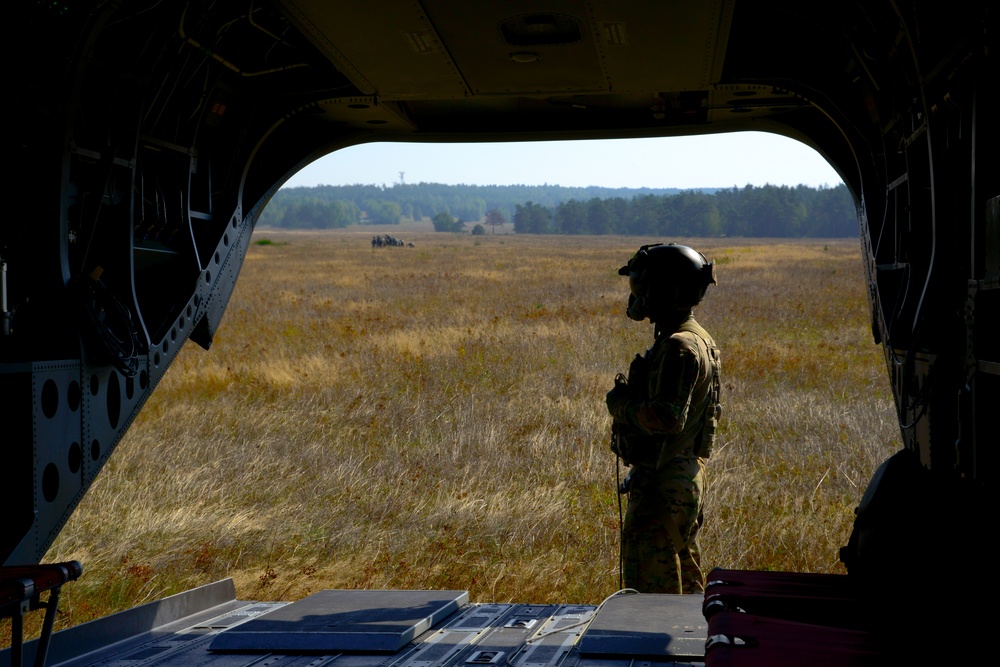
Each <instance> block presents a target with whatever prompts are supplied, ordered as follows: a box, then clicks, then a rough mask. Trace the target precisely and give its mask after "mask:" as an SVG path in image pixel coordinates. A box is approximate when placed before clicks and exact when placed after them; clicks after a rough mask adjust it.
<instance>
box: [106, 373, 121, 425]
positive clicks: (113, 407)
mask: <svg viewBox="0 0 1000 667" xmlns="http://www.w3.org/2000/svg"><path fill="white" fill-rule="evenodd" d="M107 399H108V423H109V424H110V425H111V428H115V429H116V428H118V421H119V420H120V419H121V416H122V386H121V380H119V379H118V373H115V372H114V371H111V375H109V376H108V392H107Z"/></svg>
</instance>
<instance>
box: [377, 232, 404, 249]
mask: <svg viewBox="0 0 1000 667" xmlns="http://www.w3.org/2000/svg"><path fill="white" fill-rule="evenodd" d="M404 245H406V244H405V243H403V240H402V239H397V238H396V237H394V236H390V235H389V234H382V235H377V234H376V235H375V236H373V237H372V248H383V247H393V246H394V247H399V248H402V247H403V246H404ZM410 247H411V248H412V247H413V244H412V243H411V244H410Z"/></svg>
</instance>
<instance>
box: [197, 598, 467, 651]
mask: <svg viewBox="0 0 1000 667" xmlns="http://www.w3.org/2000/svg"><path fill="white" fill-rule="evenodd" d="M468 601H469V593H468V591H368V590H325V591H319V592H318V593H314V594H312V595H310V596H309V597H306V598H303V599H302V600H299V601H298V602H293V603H292V604H289V605H286V606H284V607H281V608H279V609H275V610H273V611H270V612H268V613H266V614H264V615H262V616H259V617H257V618H254V619H252V620H250V621H247V622H245V623H242V624H240V625H238V626H236V627H233V628H229V629H228V630H225V631H224V632H222V633H220V634H219V636H218V637H216V638H215V640H214V641H213V642H212V644H211V646H210V647H209V650H211V651H214V652H223V651H238V652H251V651H252V652H282V653H297V652H302V653H322V652H330V651H364V652H371V653H379V652H384V653H392V652H395V651H398V650H399V649H401V648H402V647H404V646H405V645H406V644H408V643H409V642H411V641H413V640H414V639H415V638H416V637H417V636H418V635H420V634H421V633H423V632H425V631H426V630H429V629H430V628H431V627H433V626H434V625H436V624H438V623H440V622H441V621H442V620H444V619H445V618H447V617H448V616H450V615H452V614H454V613H455V612H456V611H458V609H459V608H461V607H462V606H463V605H464V604H466V603H467V602H468Z"/></svg>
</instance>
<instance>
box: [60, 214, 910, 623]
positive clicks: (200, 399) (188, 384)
mask: <svg viewBox="0 0 1000 667" xmlns="http://www.w3.org/2000/svg"><path fill="white" fill-rule="evenodd" d="M372 233H373V232H372V231H371V230H366V231H363V232H358V231H352V230H344V231H337V232H329V233H305V232H302V233H294V232H267V233H266V234H262V233H261V232H258V233H257V238H258V239H259V238H260V237H261V236H266V238H267V239H268V240H270V241H271V243H268V244H260V245H254V246H252V247H251V249H250V251H249V253H248V256H247V259H246V264H245V266H244V268H243V271H242V273H241V277H240V280H239V283H238V285H237V287H236V291H235V293H234V294H233V297H232V300H231V302H230V306H229V309H228V311H227V313H226V316H225V318H224V320H223V323H222V327H221V329H220V330H219V332H218V334H217V336H216V340H215V344H214V345H213V348H212V350H211V351H209V352H205V351H204V350H201V349H200V348H197V347H196V346H194V345H187V346H185V348H184V349H183V350H182V352H181V354H180V356H179V358H178V359H177V361H176V362H175V364H174V365H173V367H171V369H170V370H169V371H168V373H167V375H166V377H165V378H164V380H163V382H162V383H161V385H160V387H159V388H158V389H157V390H156V392H155V394H154V396H153V397H152V399H151V400H150V402H149V403H148V405H147V407H146V408H145V409H144V410H143V412H142V413H141V414H140V416H139V418H138V419H137V421H136V423H135V425H134V426H133V427H132V429H131V430H130V431H129V433H128V435H127V436H126V438H125V439H124V440H123V441H122V443H121V444H120V446H119V448H118V451H117V452H116V453H115V455H114V456H113V457H112V459H111V460H110V462H109V463H108V465H107V466H106V468H105V470H104V471H103V472H102V473H101V475H100V476H99V478H98V480H97V482H96V483H95V484H94V486H93V488H92V489H91V491H90V493H89V494H88V495H87V496H86V498H85V499H84V500H83V502H82V503H81V505H80V507H79V509H78V510H77V511H76V513H75V514H74V515H73V517H72V518H71V520H70V521H69V523H68V524H67V525H66V527H65V528H64V529H63V531H62V533H61V535H60V537H59V539H58V540H57V542H56V543H55V544H54V545H53V547H52V549H51V550H50V552H49V554H48V556H47V558H46V559H47V560H50V561H53V560H63V559H69V558H75V559H79V560H80V561H81V562H82V563H83V564H84V571H85V574H84V576H83V577H82V578H81V579H80V580H79V581H77V582H74V583H73V584H71V585H68V586H67V587H66V590H65V592H64V596H63V602H62V605H61V607H62V609H63V610H64V611H63V614H62V618H61V619H60V625H61V626H66V625H70V624H76V623H79V622H82V621H85V620H88V619H90V618H93V617H95V616H100V615H105V614H107V613H110V612H112V611H115V610H118V609H122V608H126V607H130V606H133V605H135V604H137V603H140V602H143V601H144V600H148V599H151V598H157V597H160V596H162V595H165V594H169V593H173V592H177V591H179V590H183V589H186V588H189V587H191V586H195V585H199V584H203V583H207V582H210V581H214V580H217V579H219V578H223V577H227V576H232V577H233V578H234V579H235V581H236V585H237V590H238V593H239V595H240V596H241V597H243V598H248V599H286V600H288V599H296V598H299V597H302V596H304V595H306V594H308V593H310V592H313V591H316V590H319V589H323V588H443V587H447V588H458V589H468V590H469V591H470V594H471V597H472V599H473V600H476V601H500V602H503V601H518V602H554V601H564V602H578V603H584V602H586V603H596V602H598V601H600V600H601V599H602V598H603V597H605V596H606V595H608V594H609V593H611V592H612V591H614V590H615V589H616V588H617V586H618V573H617V567H618V504H617V503H618V497H617V494H616V492H615V465H616V462H615V459H614V456H613V455H612V454H611V453H610V451H609V449H608V438H609V431H610V421H609V418H608V415H607V412H606V409H605V407H604V394H605V392H606V391H607V390H608V389H609V388H610V387H611V386H612V382H613V377H614V375H615V373H616V372H619V371H624V370H625V369H626V366H627V364H628V362H629V360H630V359H631V358H632V356H633V355H634V354H635V353H636V352H639V351H642V350H644V349H645V348H646V347H647V346H648V345H649V344H650V342H651V339H652V327H651V326H650V325H649V324H648V323H642V324H639V323H636V322H632V321H630V320H628V319H627V318H626V317H625V314H624V310H625V302H626V295H627V289H628V288H627V284H626V283H625V281H624V279H623V278H621V277H620V276H618V275H617V269H618V267H619V266H621V265H622V264H623V263H624V262H625V261H626V260H627V259H628V257H629V256H630V255H631V253H632V252H634V250H635V248H636V247H637V246H638V245H639V242H640V241H641V242H647V241H648V240H645V239H643V240H639V239H626V238H620V237H611V238H609V237H558V238H557V237H520V236H505V235H501V236H485V237H468V236H453V235H445V234H433V233H416V232H414V233H407V230H406V229H405V228H404V229H396V230H394V231H392V233H394V234H395V235H398V236H402V237H404V238H406V240H407V241H413V242H414V244H415V247H412V248H380V249H377V250H374V251H373V250H372V249H371V247H370V243H369V241H370V237H371V234H372ZM675 240H677V241H681V242H683V241H684V240H683V239H675ZM688 242H689V243H691V244H692V245H695V246H696V247H698V248H700V249H702V250H703V251H704V252H705V253H706V254H707V255H708V256H709V257H711V258H714V259H715V260H716V261H717V262H718V263H719V269H718V274H719V278H720V284H719V285H718V286H717V287H713V288H710V290H709V294H708V296H707V298H706V300H705V303H704V304H703V305H702V306H701V307H699V308H698V309H697V311H696V315H697V317H698V319H699V321H700V322H701V323H702V324H704V325H705V326H706V328H708V330H709V331H711V332H712V333H713V334H714V335H715V337H716V339H717V341H718V342H719V344H720V346H721V347H722V349H723V373H724V395H723V400H724V413H723V421H722V424H721V426H720V433H719V444H718V446H717V450H716V453H715V455H714V456H713V458H712V459H711V460H710V461H709V464H708V473H707V474H708V480H709V481H708V489H709V490H708V508H707V512H706V517H707V524H706V527H705V529H704V533H703V535H704V538H703V551H704V558H705V560H706V565H708V566H709V567H712V566H723V567H738V568H763V569H775V570H788V569H795V570H804V571H816V572H838V571H842V569H841V566H840V565H839V564H838V563H837V556H836V552H837V548H838V547H839V546H840V545H842V544H845V543H846V541H847V537H848V534H849V532H850V526H851V520H852V516H853V515H852V510H853V508H854V507H855V506H856V504H857V502H858V500H859V498H860V496H861V493H862V491H863V490H864V487H865V485H866V484H867V482H868V479H869V477H870V475H871V473H872V471H873V470H874V468H875V467H876V466H877V465H878V463H880V462H881V461H882V460H884V459H885V458H886V457H887V456H888V455H889V454H891V453H892V452H893V451H894V450H895V449H896V447H897V446H898V435H897V429H896V422H895V419H894V418H893V411H892V408H891V395H890V393H889V391H888V381H887V378H886V377H885V373H884V368H883V366H882V364H881V362H880V355H879V352H878V349H877V348H876V346H875V345H874V344H873V342H872V338H871V333H870V328H869V322H868V311H867V305H866V303H865V298H864V287H863V284H862V267H861V261H860V257H859V248H858V243H857V242H856V241H843V242H841V241H832V242H831V241H800V242H793V243H761V242H758V241H754V242H753V243H749V242H746V241H742V240H711V241H702V240H689V241H688Z"/></svg>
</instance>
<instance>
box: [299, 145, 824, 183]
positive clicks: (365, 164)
mask: <svg viewBox="0 0 1000 667" xmlns="http://www.w3.org/2000/svg"><path fill="white" fill-rule="evenodd" d="M399 172H403V180H404V182H406V183H420V182H425V183H445V184H448V185H457V184H468V185H513V184H523V185H542V184H545V183H548V184H549V185H563V186H573V187H586V186H588V185H597V186H602V187H612V188H640V187H649V188H699V187H703V188H728V187H733V186H737V187H741V188H742V187H743V186H745V185H747V184H751V185H766V184H771V185H799V184H804V185H809V186H812V187H820V186H824V185H827V186H830V187H833V186H836V185H839V184H840V183H841V179H840V177H839V176H838V175H837V172H835V171H834V170H833V168H832V167H830V165H828V164H827V163H826V160H824V159H823V158H822V157H820V155H819V154H818V153H816V151H814V150H813V149H811V148H809V147H808V146H805V145H804V144H801V143H799V142H797V141H795V140H793V139H786V138H785V137H780V136H777V135H773V134H766V133H763V132H738V133H729V134H718V135H711V136H698V137H674V138H659V139H621V140H596V141H558V142H527V143H512V144H502V143H496V144H492V143H480V144H410V143H381V144H365V145H363V146H353V147H351V148H345V149H343V150H340V151H337V152H336V153H334V154H332V155H328V156H326V157H324V158H321V159H320V160H317V161H316V162H314V163H312V164H311V165H309V166H308V167H306V168H305V169H303V170H302V171H300V172H299V173H298V174H296V175H295V176H293V177H292V178H291V179H290V180H289V181H288V183H286V187H293V186H302V185H305V186H313V185H351V184H356V183H361V184H376V185H382V184H385V185H392V184H394V183H398V182H399V181H400V174H399Z"/></svg>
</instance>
